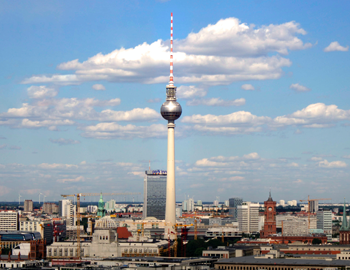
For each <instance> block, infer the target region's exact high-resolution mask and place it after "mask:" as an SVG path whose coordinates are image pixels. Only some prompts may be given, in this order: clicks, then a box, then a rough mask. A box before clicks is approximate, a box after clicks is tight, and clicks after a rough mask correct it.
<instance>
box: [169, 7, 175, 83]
mask: <svg viewBox="0 0 350 270" xmlns="http://www.w3.org/2000/svg"><path fill="white" fill-rule="evenodd" d="M169 85H174V74H173V13H172V12H171V20H170V81H169Z"/></svg>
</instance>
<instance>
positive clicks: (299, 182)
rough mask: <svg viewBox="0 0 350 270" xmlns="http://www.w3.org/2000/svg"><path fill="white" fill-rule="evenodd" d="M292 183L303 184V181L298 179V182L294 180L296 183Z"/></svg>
mask: <svg viewBox="0 0 350 270" xmlns="http://www.w3.org/2000/svg"><path fill="white" fill-rule="evenodd" d="M293 183H294V184H303V183H304V181H303V180H301V179H298V180H296V181H293Z"/></svg>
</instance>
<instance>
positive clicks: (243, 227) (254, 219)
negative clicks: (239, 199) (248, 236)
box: [237, 202, 259, 233]
mask: <svg viewBox="0 0 350 270" xmlns="http://www.w3.org/2000/svg"><path fill="white" fill-rule="evenodd" d="M237 219H238V226H239V230H240V231H241V232H244V233H254V232H258V231H259V203H252V202H243V203H242V205H238V206H237Z"/></svg>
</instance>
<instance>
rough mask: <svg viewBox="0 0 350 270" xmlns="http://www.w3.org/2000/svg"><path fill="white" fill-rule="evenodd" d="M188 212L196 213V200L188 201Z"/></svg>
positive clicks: (190, 199)
mask: <svg viewBox="0 0 350 270" xmlns="http://www.w3.org/2000/svg"><path fill="white" fill-rule="evenodd" d="M187 211H190V212H193V211H194V200H193V199H192V198H189V199H188V204H187Z"/></svg>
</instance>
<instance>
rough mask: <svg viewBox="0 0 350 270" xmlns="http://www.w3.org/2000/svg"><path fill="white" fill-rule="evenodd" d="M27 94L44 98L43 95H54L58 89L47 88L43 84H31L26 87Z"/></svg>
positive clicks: (31, 96)
mask: <svg viewBox="0 0 350 270" xmlns="http://www.w3.org/2000/svg"><path fill="white" fill-rule="evenodd" d="M27 93H28V96H29V97H30V98H35V99H37V98H45V97H51V98H52V97H55V96H57V94H58V91H57V90H56V89H54V88H48V87H46V86H44V85H41V86H34V85H33V86H31V87H29V88H28V89H27Z"/></svg>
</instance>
